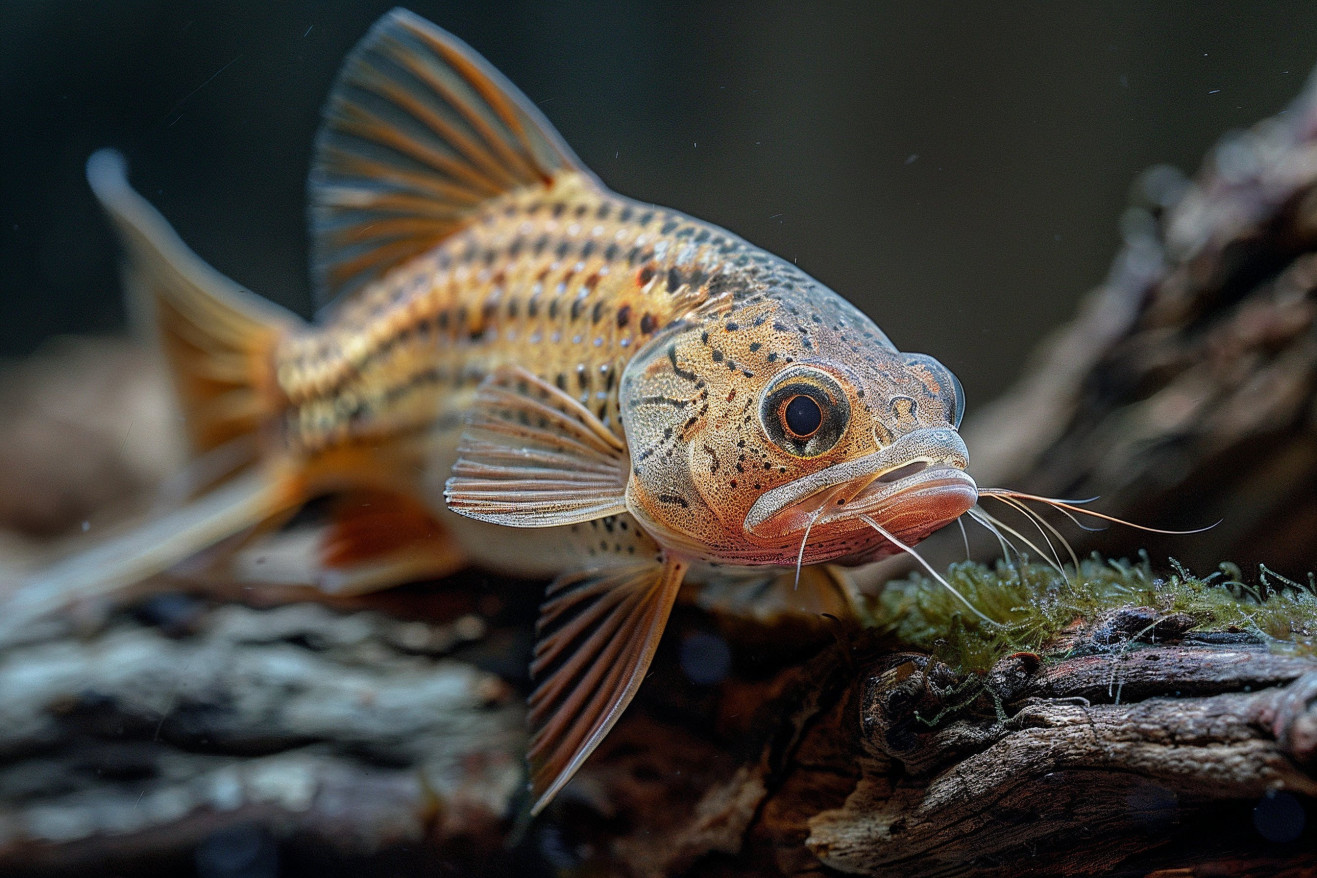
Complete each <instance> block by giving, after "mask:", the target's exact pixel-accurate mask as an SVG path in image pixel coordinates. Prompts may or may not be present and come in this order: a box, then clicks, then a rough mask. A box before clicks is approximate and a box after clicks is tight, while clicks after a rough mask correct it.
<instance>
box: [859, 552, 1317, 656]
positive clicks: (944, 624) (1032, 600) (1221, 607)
mask: <svg viewBox="0 0 1317 878" xmlns="http://www.w3.org/2000/svg"><path fill="white" fill-rule="evenodd" d="M1169 567H1170V570H1169V571H1168V572H1166V573H1157V572H1154V570H1153V568H1152V565H1151V564H1150V563H1149V560H1148V559H1147V557H1146V556H1145V557H1142V558H1141V559H1140V560H1138V561H1115V560H1107V559H1103V558H1100V557H1098V556H1096V555H1094V556H1092V557H1090V558H1088V559H1085V560H1083V561H1081V562H1080V564H1079V569H1078V572H1077V573H1076V571H1075V569H1074V568H1073V567H1071V566H1067V567H1066V568H1065V575H1062V573H1061V572H1059V571H1058V570H1057V569H1055V568H1054V567H1051V566H1048V565H1046V564H1041V563H1034V562H1027V561H1026V562H1023V563H1011V564H1008V563H1005V562H1000V561H999V562H998V563H997V564H995V565H993V566H991V567H989V566H987V565H984V564H979V563H975V562H963V563H959V564H953V565H952V566H951V567H950V568H948V569H947V570H946V573H945V575H946V578H947V581H948V582H950V583H951V585H953V586H954V587H955V588H956V589H957V590H958V591H959V592H960V593H961V594H962V595H964V596H965V598H966V599H967V600H968V601H969V602H970V603H971V604H973V606H974V607H976V608H977V609H978V610H979V611H980V612H982V613H983V614H984V615H986V616H988V617H990V618H991V619H993V620H996V622H997V623H999V624H997V625H990V624H988V623H986V622H984V621H982V620H980V619H978V618H976V617H975V616H974V615H973V614H972V613H970V612H969V611H968V610H967V609H966V607H965V605H964V604H963V603H961V602H960V600H958V599H957V598H956V596H955V595H953V594H951V592H949V591H948V590H947V589H946V588H945V587H943V586H942V585H941V584H939V583H937V582H935V581H934V580H932V579H930V578H928V577H926V576H923V575H913V576H911V577H910V578H909V579H905V580H901V581H897V582H892V583H889V584H888V585H887V587H886V588H885V590H884V591H883V593H882V594H881V595H880V596H879V597H877V598H876V599H875V603H874V605H873V606H871V607H870V608H869V609H870V611H871V613H872V616H873V617H874V618H876V619H877V620H879V621H878V624H879V625H880V626H881V627H883V628H885V629H886V630H887V631H888V632H889V633H890V634H891V635H892V636H894V637H895V638H896V639H898V640H899V641H901V642H902V643H903V644H905V645H908V646H910V647H912V648H915V649H920V650H924V651H928V652H931V653H933V654H935V655H937V656H938V657H939V658H941V659H942V660H943V661H946V662H947V663H949V664H952V665H954V666H958V667H959V668H960V669H961V670H964V671H985V670H987V669H988V668H990V667H991V666H992V665H993V664H994V663H995V662H996V661H997V660H998V659H1000V658H1001V657H1002V656H1004V655H1008V654H1010V653H1012V652H1037V653H1043V654H1044V655H1046V654H1047V652H1048V645H1049V644H1052V643H1054V642H1056V641H1058V639H1059V636H1060V635H1061V634H1062V632H1064V631H1065V630H1066V629H1068V628H1070V627H1071V626H1073V625H1074V624H1075V623H1076V622H1077V621H1082V620H1092V619H1095V618H1096V617H1098V616H1100V615H1102V614H1103V613H1106V612H1108V611H1111V610H1115V609H1118V608H1121V607H1150V608H1152V609H1153V610H1154V611H1156V612H1157V613H1160V614H1165V615H1168V616H1169V615H1171V614H1186V615H1188V616H1190V617H1191V618H1192V619H1193V620H1194V622H1195V626H1194V628H1193V629H1192V630H1194V631H1197V632H1208V631H1234V632H1243V633H1245V634H1249V635H1252V636H1254V637H1256V638H1257V639H1258V640H1260V641H1262V642H1265V643H1267V644H1268V645H1269V646H1271V648H1273V649H1276V650H1283V651H1291V652H1295V653H1302V654H1307V655H1317V584H1315V583H1314V581H1313V579H1312V577H1311V574H1310V575H1309V581H1308V582H1303V583H1301V582H1295V581H1293V580H1289V579H1285V578H1284V577H1281V576H1279V575H1278V574H1276V573H1274V572H1272V571H1270V570H1268V569H1267V568H1266V567H1262V568H1260V571H1259V575H1258V577H1257V580H1256V582H1246V581H1245V579H1244V577H1243V575H1242V573H1241V571H1240V569H1239V567H1238V566H1236V565H1234V564H1229V563H1223V564H1221V565H1220V568H1219V569H1218V570H1217V571H1216V572H1214V573H1211V574H1209V575H1207V576H1201V577H1200V576H1197V575H1194V574H1193V573H1191V572H1190V571H1188V570H1186V569H1185V568H1184V567H1183V566H1182V565H1180V564H1178V563H1177V562H1175V561H1174V560H1171V561H1170V563H1169Z"/></svg>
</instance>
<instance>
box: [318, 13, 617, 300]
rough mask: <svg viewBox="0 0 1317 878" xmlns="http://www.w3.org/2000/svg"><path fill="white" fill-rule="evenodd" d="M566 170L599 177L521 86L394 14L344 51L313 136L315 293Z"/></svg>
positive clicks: (361, 275)
mask: <svg viewBox="0 0 1317 878" xmlns="http://www.w3.org/2000/svg"><path fill="white" fill-rule="evenodd" d="M564 173H577V174H581V175H583V176H586V177H588V178H589V179H593V177H591V176H590V175H589V172H588V171H586V170H585V169H584V168H583V166H582V165H581V163H580V161H579V160H578V159H577V158H576V157H575V156H574V155H573V154H572V152H571V150H570V149H569V148H568V147H567V145H566V144H565V143H564V142H563V140H562V138H561V137H560V136H559V135H558V133H557V132H556V131H554V130H553V127H552V126H551V125H550V124H549V122H548V121H547V120H546V119H545V118H544V116H543V115H541V114H540V112H539V111H538V110H537V109H536V108H535V106H534V105H533V104H531V103H530V101H528V100H527V99H526V97H525V96H524V95H522V94H521V93H520V92H519V91H518V90H517V88H516V87H515V86H514V85H512V84H511V83H510V82H508V81H507V80H506V79H504V78H503V77H502V75H500V74H499V72H498V71H497V70H495V69H494V68H493V67H491V66H490V65H489V64H488V63H487V62H486V61H485V60H484V59H483V58H481V57H480V56H479V55H477V54H476V52H475V51H474V50H472V49H471V48H470V47H469V46H467V45H466V44H465V43H463V42H462V41H461V40H459V39H457V38H456V37H454V36H453V35H452V34H449V33H446V32H445V31H442V30H440V29H439V28H437V27H435V26H434V25H432V24H430V23H429V22H427V21H425V20H424V19H422V18H420V17H418V16H416V15H414V14H413V13H411V12H407V11H406V10H402V9H395V10H393V11H392V12H389V13H388V14H387V15H385V16H384V17H383V18H381V19H380V20H379V22H378V23H376V25H375V26H374V27H373V28H372V29H371V31H370V33H368V34H367V35H366V36H365V37H364V38H363V39H362V40H361V42H360V43H358V44H357V47H356V48H355V49H354V50H353V51H352V54H351V55H349V56H348V60H347V62H346V63H345V64H344V65H343V70H342V72H341V73H340V74H339V79H338V82H337V84H336V85H335V87H334V90H333V91H332V92H331V95H330V99H329V102H328V104H327V106H326V108H325V113H324V122H323V124H322V128H321V131H320V135H319V138H318V140H317V143H316V155H315V161H314V162H313V164H312V171H311V179H310V183H309V189H310V200H311V214H310V220H311V248H312V249H311V256H312V272H313V274H314V277H315V281H316V286H317V295H318V296H319V301H320V302H321V303H322V304H324V303H327V302H329V301H332V300H333V299H335V298H337V297H338V296H339V295H341V294H343V293H345V292H351V291H352V290H354V289H356V288H358V287H360V286H362V285H363V284H365V283H368V282H369V281H371V280H373V279H375V278H378V277H379V276H381V275H382V274H383V273H384V272H386V271H388V269H389V268H391V267H393V266H395V265H398V264H400V263H403V262H405V261H407V260H408V259H411V258H412V257H414V256H417V255H419V254H421V253H424V252H426V251H427V250H429V249H431V248H432V247H434V246H435V245H436V244H438V243H439V242H440V241H442V240H443V239H444V238H446V237H448V236H449V235H451V234H452V233H453V232H455V231H457V230H458V229H460V228H461V227H462V226H463V225H464V224H465V223H466V222H467V221H468V219H469V218H470V216H471V214H472V212H473V211H474V210H476V209H477V208H478V207H479V206H480V205H482V204H483V203H485V202H486V201H488V200H489V199H492V198H495V197H497V196H499V195H502V194H504V193H508V192H512V191H515V190H517V189H521V188H524V187H541V186H548V185H550V184H551V183H552V181H553V180H554V179H555V178H557V177H559V176H560V175H562V174H564Z"/></svg>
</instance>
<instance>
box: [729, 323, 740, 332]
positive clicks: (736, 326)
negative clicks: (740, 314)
mask: <svg viewBox="0 0 1317 878" xmlns="http://www.w3.org/2000/svg"><path fill="white" fill-rule="evenodd" d="M740 328H741V325H740V324H739V323H737V322H736V321H734V320H728V321H727V331H728V332H736V330H738V329H740Z"/></svg>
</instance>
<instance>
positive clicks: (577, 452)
mask: <svg viewBox="0 0 1317 878" xmlns="http://www.w3.org/2000/svg"><path fill="white" fill-rule="evenodd" d="M457 455H458V457H457V463H456V464H455V465H454V466H453V477H452V478H450V479H449V480H448V485H447V488H446V489H445V491H444V499H445V500H447V501H448V507H449V508H450V509H452V510H453V511H454V512H459V513H461V514H462V515H466V516H468V517H470V518H478V519H480V520H481V521H489V522H493V523H495V524H502V525H507V526H510V527H552V526H556V525H564V524H577V523H579V522H583V521H591V520H593V519H596V518H603V517H604V516H606V515H616V514H618V513H621V512H625V511H626V485H627V479H628V477H629V476H630V473H631V463H630V460H629V458H628V457H627V452H626V446H625V445H624V444H623V443H622V440H621V439H619V438H618V437H617V436H616V435H615V434H614V433H613V432H612V431H610V430H609V429H608V428H607V427H605V426H604V425H603V423H602V422H601V421H600V420H599V419H598V418H596V417H595V416H594V415H593V414H592V413H591V412H590V411H589V410H588V409H586V408H585V407H584V406H583V405H581V404H580V403H579V402H577V401H576V400H574V399H572V398H571V397H569V396H568V395H567V394H565V393H563V392H562V391H561V390H559V389H558V388H556V387H554V386H553V385H551V384H548V383H546V382H544V381H542V380H540V379H539V378H537V377H536V376H534V375H532V374H530V373H529V372H527V371H525V370H524V369H519V368H504V369H500V370H499V371H497V372H495V373H494V374H492V375H490V376H489V378H487V379H486V380H485V382H484V384H482V385H481V387H480V390H479V391H478V392H477V394H476V398H475V402H474V403H473V404H472V408H471V416H470V420H469V422H468V423H467V426H466V429H465V430H464V431H463V433H462V438H461V441H460V443H459V445H458V449H457Z"/></svg>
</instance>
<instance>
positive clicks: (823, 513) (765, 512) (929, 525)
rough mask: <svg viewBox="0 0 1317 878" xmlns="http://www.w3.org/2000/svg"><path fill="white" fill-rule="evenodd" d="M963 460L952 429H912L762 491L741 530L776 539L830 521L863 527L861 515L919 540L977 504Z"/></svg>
mask: <svg viewBox="0 0 1317 878" xmlns="http://www.w3.org/2000/svg"><path fill="white" fill-rule="evenodd" d="M968 465H969V453H968V451H966V449H965V443H964V441H963V440H962V439H961V438H960V436H959V434H957V433H956V432H955V431H954V430H950V429H946V428H931V429H924V430H916V431H914V432H912V433H907V434H906V435H904V436H902V437H901V438H900V439H898V440H897V441H896V442H894V443H892V444H891V445H888V446H887V447H885V448H882V449H879V450H878V451H876V452H874V453H873V454H868V455H865V456H864V457H861V458H857V459H856V460H849V461H844V462H842V463H838V464H834V465H833V466H830V467H828V468H826V469H822V470H819V471H818V472H816V473H812V474H810V475H808V476H805V477H803V478H800V479H797V480H796V481H794V482H791V483H790V484H787V485H783V486H781V487H780V488H774V489H773V490H771V491H768V492H766V493H765V494H763V495H762V496H761V497H760V498H759V499H758V500H757V501H755V504H754V506H752V507H751V508H750V512H749V513H748V514H747V515H746V517H745V530H746V532H747V533H749V534H752V535H753V536H755V537H757V538H759V539H765V540H774V541H776V540H780V539H782V538H784V537H793V536H798V535H799V534H801V533H802V532H803V531H804V530H805V529H806V528H823V527H826V525H828V524H830V523H835V522H843V521H844V522H848V523H849V522H854V524H855V526H856V527H868V525H866V524H865V523H864V522H863V521H861V520H860V518H859V516H861V515H867V516H869V517H871V518H873V519H875V520H877V521H879V522H880V523H881V524H883V526H884V527H888V529H890V530H893V532H895V533H898V534H905V535H909V536H911V537H913V538H915V539H923V537H924V536H927V535H928V534H929V533H932V532H933V531H934V530H937V529H938V528H939V527H941V526H942V525H944V524H946V523H947V522H950V521H952V520H953V519H956V518H958V517H960V515H962V514H963V513H964V512H965V511H966V510H967V509H969V508H971V507H972V506H973V505H974V504H975V503H976V502H978V496H979V493H978V485H976V484H975V482H974V479H972V478H970V476H969V474H968V473H966V472H965V467H966V466H968Z"/></svg>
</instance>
